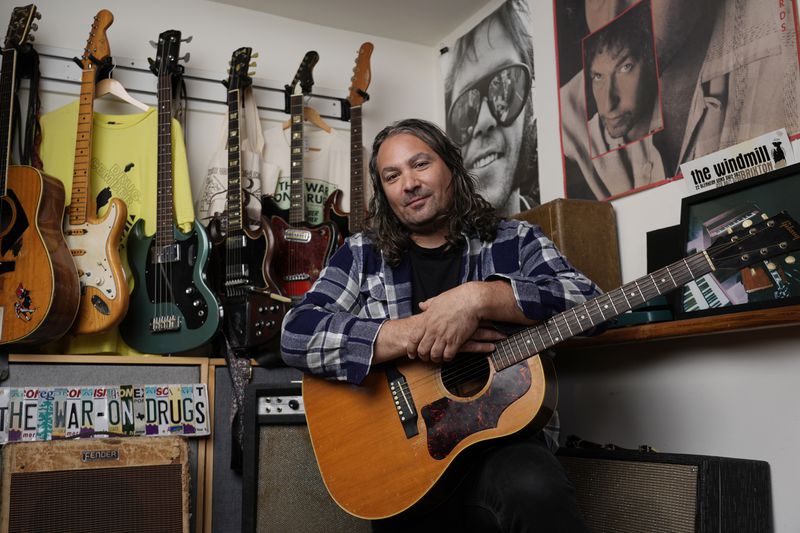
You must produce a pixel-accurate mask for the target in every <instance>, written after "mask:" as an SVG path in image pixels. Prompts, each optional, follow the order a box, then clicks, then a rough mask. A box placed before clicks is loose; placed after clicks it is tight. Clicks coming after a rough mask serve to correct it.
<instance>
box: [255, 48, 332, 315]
mask: <svg viewBox="0 0 800 533" xmlns="http://www.w3.org/2000/svg"><path fill="white" fill-rule="evenodd" d="M317 61H319V54H317V53H316V52H314V51H311V52H308V53H306V55H305V57H303V61H302V63H301V64H300V68H299V69H298V70H297V74H295V77H294V79H293V80H292V83H291V85H288V86H287V87H286V90H287V91H289V92H290V93H291V96H290V106H291V112H292V118H291V127H292V130H291V135H292V140H291V143H290V149H291V158H290V159H291V171H290V172H291V174H290V180H291V181H290V185H289V195H290V202H291V203H290V206H289V213H288V216H287V213H285V211H284V210H282V209H280V207H279V206H278V205H277V204H276V203H275V201H274V200H273V198H272V197H270V196H265V197H264V199H263V201H262V209H263V212H264V213H265V215H266V216H268V217H269V221H270V225H271V226H272V231H273V232H274V234H275V248H276V250H275V259H276V262H275V275H276V281H277V282H278V286H279V287H280V288H281V292H282V293H283V294H284V295H286V296H288V297H290V298H291V299H292V300H293V301H297V300H299V299H300V298H302V297H303V295H304V294H305V293H306V292H308V290H309V289H310V288H311V285H312V284H313V283H314V281H316V279H317V278H318V277H319V274H320V272H321V271H322V269H323V268H325V265H326V263H327V262H328V258H329V257H330V255H331V253H332V252H333V249H334V247H335V245H336V242H337V238H338V237H337V230H336V225H335V224H333V222H322V223H321V224H316V225H311V224H309V223H308V222H306V188H305V184H304V180H303V97H304V95H305V94H309V93H310V92H311V87H313V85H314V79H313V78H312V76H311V71H312V70H313V68H314V65H316V64H317Z"/></svg>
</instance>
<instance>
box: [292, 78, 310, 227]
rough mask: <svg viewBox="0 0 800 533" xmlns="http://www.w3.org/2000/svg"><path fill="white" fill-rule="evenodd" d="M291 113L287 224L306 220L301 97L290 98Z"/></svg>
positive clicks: (293, 96) (295, 95)
mask: <svg viewBox="0 0 800 533" xmlns="http://www.w3.org/2000/svg"><path fill="white" fill-rule="evenodd" d="M290 107H291V111H292V130H291V134H292V139H291V143H290V147H291V157H290V160H291V171H290V174H289V177H290V185H289V198H290V201H291V204H290V207H289V223H290V224H292V225H296V224H299V223H301V222H303V220H305V218H306V202H305V196H306V195H305V190H304V188H303V95H302V94H293V95H292V96H291V98H290Z"/></svg>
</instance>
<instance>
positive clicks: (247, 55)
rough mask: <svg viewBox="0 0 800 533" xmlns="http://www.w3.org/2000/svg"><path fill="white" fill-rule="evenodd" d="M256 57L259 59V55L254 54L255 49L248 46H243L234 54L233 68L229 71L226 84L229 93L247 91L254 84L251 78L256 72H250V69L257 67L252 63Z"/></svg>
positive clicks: (232, 57)
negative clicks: (237, 90)
mask: <svg viewBox="0 0 800 533" xmlns="http://www.w3.org/2000/svg"><path fill="white" fill-rule="evenodd" d="M256 57H258V54H254V53H253V49H252V48H250V47H247V46H243V47H242V48H239V49H237V50H236V51H234V52H233V54H232V55H231V67H230V68H229V69H228V80H227V81H225V82H224V83H225V86H226V87H227V88H228V90H229V91H233V90H236V89H239V90H241V89H245V88H247V87H249V86H250V85H252V84H253V79H252V78H251V76H252V75H253V74H255V72H253V71H248V69H249V68H250V67H255V66H256V64H255V63H254V62H253V63H251V62H250V60H251V59H255V58H256Z"/></svg>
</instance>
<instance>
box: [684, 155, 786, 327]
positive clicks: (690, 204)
mask: <svg viewBox="0 0 800 533" xmlns="http://www.w3.org/2000/svg"><path fill="white" fill-rule="evenodd" d="M780 211H787V212H788V213H789V215H790V216H794V217H796V216H797V215H800V165H792V166H789V167H785V168H782V169H779V170H775V171H773V172H770V173H768V174H764V175H762V176H758V177H754V178H750V179H748V180H745V181H740V182H737V183H733V184H730V185H727V186H725V187H720V188H717V189H714V190H711V191H708V192H705V193H700V194H696V195H694V196H689V197H687V198H684V199H683V202H682V204H681V231H682V233H683V237H684V251H685V252H686V255H687V256H688V255H690V254H692V253H694V252H698V251H702V250H705V249H706V248H707V247H708V246H709V245H710V244H711V242H712V241H713V240H714V239H716V238H718V237H720V236H724V235H726V234H727V233H729V232H730V231H731V230H738V229H741V228H748V227H750V226H752V225H754V224H756V223H758V222H760V221H761V220H762V219H764V218H765V217H768V216H772V215H774V214H776V213H778V212H780ZM796 303H800V254H796V253H789V254H784V255H779V256H775V257H771V258H768V259H767V258H765V259H764V260H763V261H758V262H756V263H754V264H752V265H751V266H748V267H745V268H742V269H740V270H738V271H734V272H725V273H724V274H720V273H716V272H712V273H710V274H706V275H705V276H703V277H701V278H698V279H696V280H695V281H692V282H690V283H687V284H686V285H685V286H684V287H683V293H682V294H681V295H680V297H679V298H678V304H677V306H678V309H677V313H676V315H677V318H679V319H681V318H693V317H696V316H707V315H714V314H720V313H731V312H735V311H744V310H751V309H760V308H765V307H773V306H780V305H790V304H796Z"/></svg>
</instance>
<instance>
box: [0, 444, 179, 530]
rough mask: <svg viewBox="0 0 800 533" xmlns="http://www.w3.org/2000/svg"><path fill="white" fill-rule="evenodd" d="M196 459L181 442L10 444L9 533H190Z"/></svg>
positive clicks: (6, 468)
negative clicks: (191, 466)
mask: <svg viewBox="0 0 800 533" xmlns="http://www.w3.org/2000/svg"><path fill="white" fill-rule="evenodd" d="M188 455H189V452H188V446H187V445H186V441H184V440H183V439H181V438H179V437H133V438H125V439H119V438H108V439H76V440H64V441H48V442H26V443H14V444H9V445H7V446H6V447H5V448H4V449H3V473H2V503H3V506H2V507H3V511H2V531H8V532H9V533H23V532H30V531H36V532H37V533H63V532H67V531H76V532H77V531H80V532H81V533H110V532H122V531H136V532H137V533H188V532H189V469H188Z"/></svg>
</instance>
